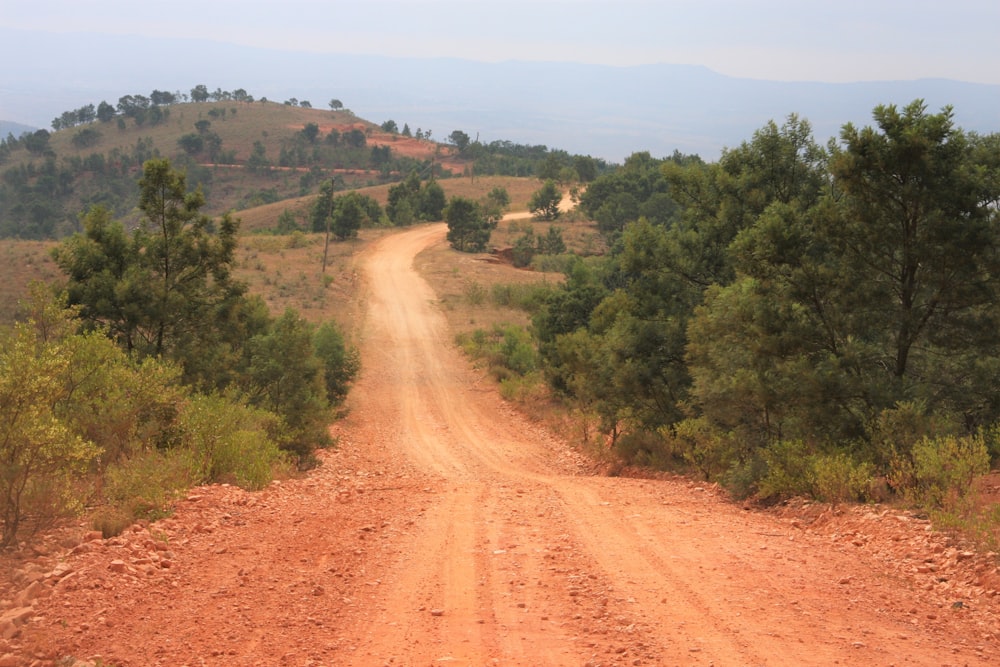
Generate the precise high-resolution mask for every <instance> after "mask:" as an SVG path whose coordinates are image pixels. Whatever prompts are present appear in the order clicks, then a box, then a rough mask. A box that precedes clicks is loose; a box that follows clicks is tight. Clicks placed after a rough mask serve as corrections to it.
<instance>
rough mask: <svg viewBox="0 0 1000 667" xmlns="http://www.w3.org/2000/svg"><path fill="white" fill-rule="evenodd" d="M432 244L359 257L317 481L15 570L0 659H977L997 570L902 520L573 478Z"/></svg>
mask: <svg viewBox="0 0 1000 667" xmlns="http://www.w3.org/2000/svg"><path fill="white" fill-rule="evenodd" d="M444 234H445V226H444V225H442V224H436V225H428V226H421V227H416V228H411V229H408V230H406V231H404V232H401V233H396V234H390V235H386V236H384V237H382V238H380V239H379V240H378V241H376V242H375V243H374V244H373V245H372V246H371V247H370V248H369V249H367V250H365V251H364V252H363V253H362V254H361V256H360V258H359V260H358V261H359V271H360V278H359V279H360V280H363V281H365V287H366V289H365V290H364V291H363V293H364V294H366V295H367V296H366V301H365V303H364V312H365V316H364V317H365V319H364V324H363V326H362V329H361V347H362V357H363V371H362V376H361V378H360V380H359V382H358V384H357V386H356V388H355V390H354V391H353V392H352V395H351V398H350V400H349V409H350V414H349V416H348V418H347V419H346V420H345V421H343V422H341V423H339V424H338V425H337V426H336V427H335V435H336V436H338V438H339V446H338V448H337V449H335V450H331V451H328V452H325V453H324V454H323V459H324V465H323V466H321V467H320V468H319V469H317V470H316V471H314V472H313V473H311V474H310V475H309V476H307V477H306V478H304V479H299V480H289V481H283V482H281V483H275V484H273V485H272V486H271V487H269V488H268V489H267V490H265V491H263V492H261V493H257V494H251V493H246V492H243V491H241V490H239V489H236V488H234V487H227V486H212V487H206V488H202V489H197V490H195V491H194V492H192V493H191V494H190V495H189V496H188V497H187V499H186V500H183V501H181V502H180V503H179V504H178V507H177V510H176V512H175V514H174V515H173V516H172V517H171V518H169V519H166V520H164V521H161V522H158V523H156V524H153V525H150V526H146V527H143V526H136V527H133V528H132V529H130V530H129V531H127V532H126V533H125V534H123V535H122V536H120V537H117V538H113V539H109V540H101V539H99V536H96V535H93V534H83V535H75V536H74V535H69V536H66V537H65V538H64V541H63V542H62V543H61V544H59V543H56V542H49V543H47V545H43V546H42V547H41V548H40V549H39V552H38V554H37V556H36V557H34V558H33V559H31V560H30V561H28V562H23V563H14V564H12V565H10V566H9V567H10V569H9V570H8V572H7V573H5V575H6V574H8V573H9V576H4V577H3V579H0V580H3V581H7V582H9V583H8V585H7V586H6V588H5V589H3V590H2V591H0V597H2V598H4V599H6V600H7V604H5V605H3V607H4V611H3V612H2V615H0V666H2V665H22V664H23V665H30V664H33V663H34V662H35V661H38V664H53V662H54V661H55V660H57V659H59V658H62V657H63V656H74V657H75V658H77V659H80V660H88V661H92V663H96V662H97V660H98V659H99V660H101V661H102V663H103V664H115V665H128V666H139V665H143V666H145V665H262V666H263V665H437V664H444V665H470V666H479V665H490V664H497V665H675V664H689V665H831V664H841V665H872V664H882V665H928V666H930V665H935V666H939V665H992V664H996V662H997V659H998V651H997V641H998V639H1000V637H998V632H1000V613H998V611H1000V610H998V607H1000V598H998V593H997V590H998V589H1000V578H998V574H997V569H996V563H995V561H993V560H991V557H990V556H985V555H983V556H980V555H976V554H974V553H972V552H969V551H964V550H962V549H960V548H958V546H957V545H953V544H951V543H950V542H949V541H948V540H947V539H946V538H944V537H942V536H939V535H935V534H933V533H931V532H930V530H929V526H928V525H927V524H926V522H924V521H922V520H921V519H917V518H913V517H910V516H907V515H902V514H898V513H895V512H889V511H887V510H884V509H882V508H878V507H862V508H857V509H846V510H845V509H840V510H834V509H831V508H828V507H822V506H796V507H786V508H784V509H783V510H781V512H774V513H756V512H750V511H746V510H744V509H743V508H741V507H739V506H736V505H733V504H731V503H729V502H727V501H726V500H725V499H723V498H722V497H721V496H719V495H718V494H716V492H715V490H714V489H713V488H711V487H708V486H699V485H697V484H695V483H692V482H690V481H686V480H681V479H663V480H641V479H624V478H609V477H596V476H593V475H591V474H589V473H588V470H589V469H590V466H589V465H588V464H587V461H586V460H585V459H584V458H583V457H581V456H580V455H578V454H576V453H574V452H573V451H572V450H570V449H569V448H568V447H567V446H566V444H565V443H564V442H563V441H562V440H560V439H559V437H558V434H553V433H549V432H546V431H545V430H543V429H541V428H539V427H538V426H537V425H535V424H533V423H531V422H528V421H526V420H525V419H523V418H522V417H520V416H519V415H518V414H517V413H515V412H514V411H513V410H512V409H511V408H510V407H509V406H507V405H506V404H504V403H503V402H502V401H501V400H500V399H499V397H498V396H497V394H496V392H495V391H494V389H493V388H492V385H491V384H490V383H489V382H488V381H487V380H485V379H483V378H482V377H481V376H480V375H479V374H477V373H476V372H474V371H473V370H472V369H470V368H469V366H468V364H467V363H466V362H465V360H464V359H463V358H461V357H460V356H459V354H458V352H457V351H456V350H455V349H454V347H453V346H452V344H451V343H450V340H451V335H450V333H449V331H448V327H447V325H446V323H445V320H444V318H443V316H442V315H441V312H440V311H439V309H438V307H437V305H436V295H435V294H434V292H433V291H432V290H431V289H430V288H429V286H428V285H427V283H426V282H424V281H423V280H422V279H421V278H420V277H419V276H418V275H417V273H416V272H415V271H414V269H413V260H414V257H415V256H416V255H417V254H418V253H419V252H420V251H421V250H423V249H425V248H427V247H429V246H432V245H434V244H439V243H442V242H443V239H444ZM70 538H71V539H70ZM67 664H72V661H69V662H68V663H67Z"/></svg>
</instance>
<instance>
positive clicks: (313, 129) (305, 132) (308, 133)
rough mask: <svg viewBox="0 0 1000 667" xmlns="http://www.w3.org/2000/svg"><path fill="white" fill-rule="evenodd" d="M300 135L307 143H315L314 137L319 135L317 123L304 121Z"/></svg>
mask: <svg viewBox="0 0 1000 667" xmlns="http://www.w3.org/2000/svg"><path fill="white" fill-rule="evenodd" d="M302 136H303V137H305V140H306V141H308V142H309V143H311V144H314V143H316V139H317V138H318V137H319V125H317V124H316V123H306V124H305V127H303V128H302Z"/></svg>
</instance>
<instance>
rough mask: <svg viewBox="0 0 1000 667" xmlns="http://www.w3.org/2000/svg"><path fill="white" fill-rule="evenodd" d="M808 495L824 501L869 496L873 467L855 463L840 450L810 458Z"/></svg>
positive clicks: (857, 499) (850, 499)
mask: <svg viewBox="0 0 1000 667" xmlns="http://www.w3.org/2000/svg"><path fill="white" fill-rule="evenodd" d="M812 469H813V482H814V488H813V491H812V495H814V496H815V497H816V498H817V499H819V500H822V501H825V502H828V503H840V502H850V501H861V500H867V499H868V498H869V497H870V495H871V488H872V481H873V479H874V476H875V466H874V465H872V464H871V463H868V462H862V463H858V462H856V461H855V460H853V459H852V458H851V457H850V456H849V455H847V454H846V453H844V452H839V453H837V454H828V455H823V454H821V455H818V456H816V457H814V458H813V461H812Z"/></svg>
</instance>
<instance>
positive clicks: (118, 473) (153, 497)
mask: <svg viewBox="0 0 1000 667" xmlns="http://www.w3.org/2000/svg"><path fill="white" fill-rule="evenodd" d="M198 468H199V465H198V461H197V460H196V459H195V457H194V456H193V454H192V452H191V451H190V450H188V449H185V448H175V449H170V450H165V451H160V450H157V449H149V450H146V451H143V452H138V453H136V454H134V455H133V456H132V457H130V458H127V459H123V460H121V461H120V462H118V463H116V464H115V465H112V466H111V467H109V468H108V470H107V472H106V473H105V475H104V496H105V498H106V500H108V502H110V503H111V505H112V507H114V508H116V509H117V510H119V511H121V512H122V513H123V514H124V515H125V516H127V517H129V518H130V519H131V520H135V519H149V520H155V519H160V518H163V517H164V516H167V515H168V514H169V505H170V502H171V501H172V500H174V498H176V497H177V495H178V494H179V493H180V492H182V491H184V490H186V489H188V488H190V487H191V486H193V485H194V484H197V483H199V482H201V481H202V478H201V476H200V474H199V470H198Z"/></svg>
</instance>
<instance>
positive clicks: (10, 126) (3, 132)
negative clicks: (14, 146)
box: [0, 120, 39, 139]
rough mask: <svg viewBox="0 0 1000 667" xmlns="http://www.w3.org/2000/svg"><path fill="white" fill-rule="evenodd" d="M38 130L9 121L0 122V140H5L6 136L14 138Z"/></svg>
mask: <svg viewBox="0 0 1000 667" xmlns="http://www.w3.org/2000/svg"><path fill="white" fill-rule="evenodd" d="M38 129H39V128H37V127H33V126H31V125H24V124H22V123H14V122H12V121H9V120H0V139H6V138H7V136H8V135H11V134H13V135H14V136H15V137H20V136H21V135H22V134H24V133H25V132H34V131H36V130H38Z"/></svg>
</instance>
